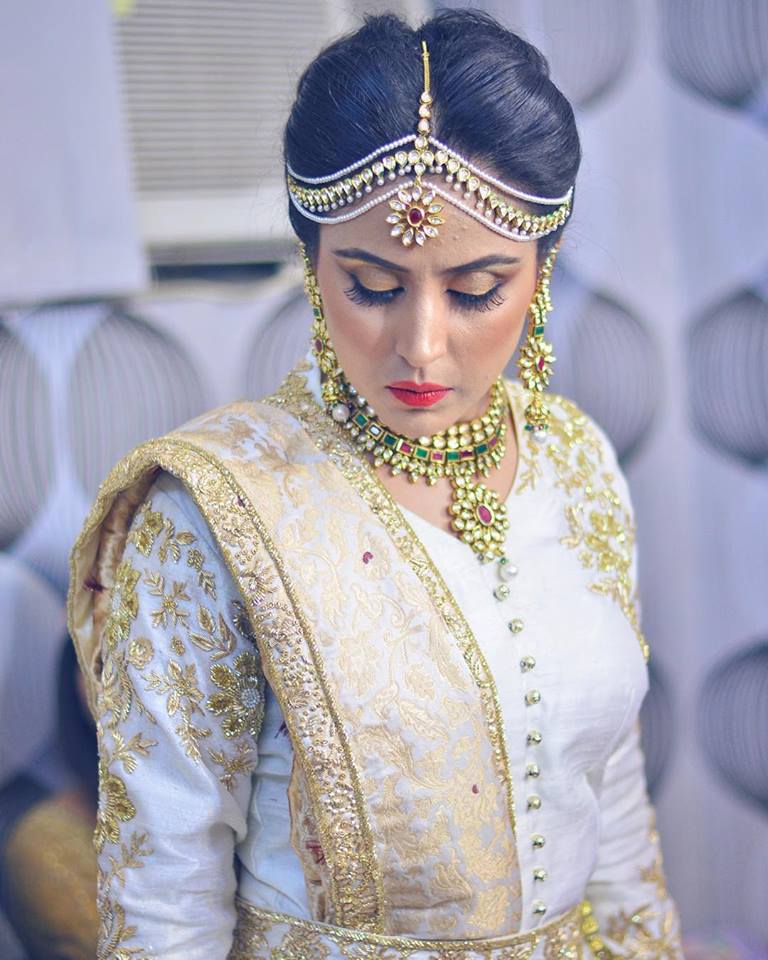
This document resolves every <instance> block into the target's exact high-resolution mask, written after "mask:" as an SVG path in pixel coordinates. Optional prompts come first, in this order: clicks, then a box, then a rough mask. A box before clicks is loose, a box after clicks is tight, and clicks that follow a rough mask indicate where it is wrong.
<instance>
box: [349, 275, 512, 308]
mask: <svg viewBox="0 0 768 960" xmlns="http://www.w3.org/2000/svg"><path fill="white" fill-rule="evenodd" d="M349 278H350V279H351V281H352V286H351V287H348V288H347V289H346V290H345V291H344V293H345V294H346V295H347V296H348V297H349V299H350V300H352V302H353V303H359V304H362V305H363V306H366V307H378V306H381V305H382V304H385V303H391V302H392V300H393V299H394V298H395V297H396V296H397V294H398V293H400V290H401V289H402V288H401V287H395V288H393V289H392V290H369V289H368V287H364V286H363V284H362V283H360V281H359V280H358V279H357V277H356V276H354V274H349ZM500 288H501V282H499V283H497V284H496V286H494V287H491V289H490V290H489V291H488V292H487V293H482V294H474V293H463V292H462V291H460V290H450V291H449V293H450V294H451V296H452V297H453V299H454V300H455V301H456V303H457V305H458V306H459V307H460V308H461V309H462V310H492V309H493V308H494V307H498V306H501V304H502V303H504V302H505V300H506V297H502V296H501V294H500V293H499V289H500Z"/></svg>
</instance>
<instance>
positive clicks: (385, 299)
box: [344, 273, 400, 307]
mask: <svg viewBox="0 0 768 960" xmlns="http://www.w3.org/2000/svg"><path fill="white" fill-rule="evenodd" d="M349 278H350V280H351V281H352V286H351V287H349V288H348V289H347V290H345V291H344V293H346V295H347V296H348V297H349V299H350V300H352V301H353V303H361V304H363V306H366V307H378V306H380V305H381V304H382V303H390V302H391V300H392V299H393V298H394V297H395V295H396V294H397V293H399V291H400V287H395V288H394V289H392V290H369V289H368V287H364V286H363V285H362V283H360V281H359V280H358V279H357V277H356V276H354V274H351V273H350V274H349Z"/></svg>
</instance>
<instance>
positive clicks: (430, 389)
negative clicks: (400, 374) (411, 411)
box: [387, 380, 451, 407]
mask: <svg viewBox="0 0 768 960" xmlns="http://www.w3.org/2000/svg"><path fill="white" fill-rule="evenodd" d="M387 389H388V390H389V391H390V392H391V393H392V394H393V396H395V397H397V399H398V400H399V401H400V402H401V403H405V404H407V405H408V406H409V407H431V406H432V405H433V404H435V403H437V402H438V400H442V399H443V397H444V396H445V395H446V394H447V393H450V392H451V387H444V386H443V385H442V384H441V383H414V381H413V380H398V381H397V382H396V383H390V384H388V385H387Z"/></svg>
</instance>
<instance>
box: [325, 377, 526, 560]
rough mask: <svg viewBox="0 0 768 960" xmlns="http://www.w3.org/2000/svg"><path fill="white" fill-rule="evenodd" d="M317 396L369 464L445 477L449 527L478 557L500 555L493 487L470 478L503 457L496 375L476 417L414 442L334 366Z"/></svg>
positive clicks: (503, 527)
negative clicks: (484, 407)
mask: <svg viewBox="0 0 768 960" xmlns="http://www.w3.org/2000/svg"><path fill="white" fill-rule="evenodd" d="M323 399H324V401H325V404H326V410H327V412H328V414H329V415H330V417H331V418H332V419H333V420H334V421H335V422H336V423H337V424H338V425H339V426H340V427H342V428H344V429H345V430H348V431H349V433H350V436H351V437H352V439H353V441H354V442H355V444H356V445H357V446H359V447H361V448H362V450H363V451H364V452H366V453H368V454H369V455H370V456H371V457H372V458H373V465H374V467H381V466H385V465H386V466H387V467H388V468H389V470H390V473H391V474H392V475H393V476H397V475H398V474H400V473H403V474H405V475H406V476H408V478H409V480H411V481H412V482H413V483H417V482H418V481H419V480H425V481H426V482H427V483H428V484H430V485H432V484H435V483H437V481H438V480H440V479H442V478H443V477H445V478H447V479H448V480H450V482H451V487H452V498H451V504H450V506H449V508H448V512H449V514H450V521H451V528H452V529H453V531H454V532H455V533H456V534H457V536H458V537H459V539H461V540H462V541H464V543H466V544H467V545H468V546H469V547H471V548H472V550H473V551H474V552H475V553H476V554H477V556H478V557H479V558H480V559H482V560H492V559H495V558H498V557H501V556H503V554H504V547H503V545H504V539H505V536H506V532H507V530H508V529H509V520H508V518H507V509H506V506H505V505H504V504H503V503H502V502H501V501H500V500H499V497H498V494H497V493H496V492H495V491H494V490H491V489H490V488H489V487H487V486H486V485H485V484H484V483H483V482H482V481H481V480H480V479H475V478H476V477H478V476H488V474H489V473H490V471H491V469H492V468H496V469H498V467H500V466H501V463H502V461H503V459H504V453H505V449H506V445H505V442H504V438H505V435H506V431H507V424H506V419H505V415H506V413H507V409H508V403H509V400H508V398H507V394H506V390H505V388H504V383H503V381H502V380H501V379H500V378H499V379H498V380H496V381H495V383H494V384H493V387H492V390H491V401H490V403H489V406H488V409H487V410H486V412H485V413H484V414H483V415H482V416H481V417H479V418H478V419H476V420H472V421H469V422H467V423H457V424H454V425H453V426H451V427H449V428H448V429H447V430H442V431H440V432H439V433H436V434H434V435H433V436H431V437H419V439H418V440H414V439H412V438H410V437H406V436H402V435H400V434H397V433H394V432H393V431H391V430H389V429H388V428H387V427H386V426H385V425H384V424H383V423H382V422H381V420H380V419H379V418H378V417H377V416H376V413H375V411H374V410H373V408H372V407H371V406H370V405H369V404H368V402H367V401H366V400H365V398H364V397H361V396H360V395H359V393H358V392H357V391H356V390H355V388H354V387H353V386H351V384H349V383H348V382H347V381H346V379H345V378H344V376H343V374H342V373H341V371H340V370H338V369H336V370H335V371H334V373H333V374H331V375H330V376H329V377H328V379H326V380H325V382H324V384H323Z"/></svg>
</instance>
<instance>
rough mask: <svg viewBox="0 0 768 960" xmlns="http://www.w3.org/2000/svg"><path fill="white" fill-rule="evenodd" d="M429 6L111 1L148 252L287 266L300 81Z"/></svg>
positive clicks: (420, 2)
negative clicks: (289, 145) (345, 42)
mask: <svg viewBox="0 0 768 960" xmlns="http://www.w3.org/2000/svg"><path fill="white" fill-rule="evenodd" d="M430 6H431V4H429V3H428V2H427V0H416V2H414V0H411V2H409V0H401V2H399V3H398V2H394V3H393V2H389V3H386V4H380V3H379V4H377V3H370V2H364V0H348V2H346V3H340V2H338V0H284V2H279V0H272V2H267V0H113V9H114V11H115V24H116V40H117V45H118V55H119V60H120V64H121V72H122V84H123V97H124V103H125V110H126V115H127V121H128V130H129V135H130V140H131V150H132V159H133V171H134V182H135V187H136V193H137V200H138V205H139V217H140V223H141V229H142V234H143V237H144V241H145V243H146V245H147V248H148V250H149V253H150V257H151V259H152V261H153V262H154V263H159V264H162V263H180V262H184V263H222V262H224V263H237V262H243V261H252V260H254V259H263V260H275V259H280V258H282V257H283V256H284V255H285V254H286V252H287V251H288V249H289V248H290V247H291V245H292V242H293V241H292V239H291V237H292V234H291V231H290V226H289V222H288V215H287V206H286V197H285V186H284V183H283V178H282V165H281V134H282V128H283V125H284V123H285V120H286V118H287V115H288V110H289V108H290V104H291V102H292V99H293V96H294V93H295V87H296V81H297V79H298V76H299V74H300V72H301V70H302V69H303V68H304V66H305V65H306V63H307V62H308V61H309V60H310V59H311V58H312V57H313V56H315V54H317V52H318V51H319V50H320V48H321V47H322V46H323V45H325V44H326V43H327V42H328V41H329V40H331V39H332V38H333V37H334V36H336V35H338V34H339V33H342V32H344V31H346V30H350V29H354V28H355V26H356V25H358V24H359V23H360V20H361V14H362V13H364V12H375V11H376V10H377V9H380V10H384V9H386V10H388V11H394V12H400V13H401V14H402V15H404V16H406V15H407V16H408V17H409V18H414V19H417V20H418V19H421V18H422V17H423V16H426V15H428V13H429V8H430Z"/></svg>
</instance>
